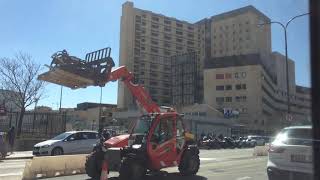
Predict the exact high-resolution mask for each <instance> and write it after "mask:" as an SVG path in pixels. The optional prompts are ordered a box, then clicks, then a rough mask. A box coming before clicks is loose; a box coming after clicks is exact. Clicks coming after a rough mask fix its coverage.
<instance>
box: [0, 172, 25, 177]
mask: <svg viewBox="0 0 320 180" xmlns="http://www.w3.org/2000/svg"><path fill="white" fill-rule="evenodd" d="M20 175H22V172H18V173H7V174H0V177H5V176H20Z"/></svg>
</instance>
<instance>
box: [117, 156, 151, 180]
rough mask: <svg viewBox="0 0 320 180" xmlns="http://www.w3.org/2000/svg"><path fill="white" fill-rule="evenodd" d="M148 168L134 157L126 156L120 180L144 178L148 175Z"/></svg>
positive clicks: (122, 164)
mask: <svg viewBox="0 0 320 180" xmlns="http://www.w3.org/2000/svg"><path fill="white" fill-rule="evenodd" d="M146 172H147V169H146V168H145V167H144V166H143V165H142V163H139V162H138V161H136V160H134V159H132V158H124V159H123V160H122V162H121V166H120V171H119V179H120V180H142V179H143V177H144V176H145V175H146Z"/></svg>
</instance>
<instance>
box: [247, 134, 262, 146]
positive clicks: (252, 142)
mask: <svg viewBox="0 0 320 180" xmlns="http://www.w3.org/2000/svg"><path fill="white" fill-rule="evenodd" d="M246 142H247V144H248V145H249V147H255V146H264V145H265V140H264V138H263V137H262V136H248V139H247V140H246Z"/></svg>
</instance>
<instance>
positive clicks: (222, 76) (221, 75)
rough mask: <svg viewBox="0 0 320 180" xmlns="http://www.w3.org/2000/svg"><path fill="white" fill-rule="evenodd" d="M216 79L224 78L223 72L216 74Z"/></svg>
mask: <svg viewBox="0 0 320 180" xmlns="http://www.w3.org/2000/svg"><path fill="white" fill-rule="evenodd" d="M216 79H224V74H216Z"/></svg>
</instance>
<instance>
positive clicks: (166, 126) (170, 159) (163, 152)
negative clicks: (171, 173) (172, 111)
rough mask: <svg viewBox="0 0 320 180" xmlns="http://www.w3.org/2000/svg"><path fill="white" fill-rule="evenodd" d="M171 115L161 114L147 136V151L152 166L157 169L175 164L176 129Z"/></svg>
mask: <svg viewBox="0 0 320 180" xmlns="http://www.w3.org/2000/svg"><path fill="white" fill-rule="evenodd" d="M174 118H175V117H174V116H173V115H162V116H160V117H159V118H158V119H157V120H156V122H155V123H154V124H153V127H152V128H151V131H150V133H149V136H148V144H147V151H148V155H149V158H150V160H151V161H150V163H151V166H152V168H154V169H155V170H159V169H162V168H165V167H170V166H175V165H176V164H177V162H176V159H177V151H176V140H177V139H176V130H175V120H174Z"/></svg>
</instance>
